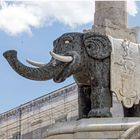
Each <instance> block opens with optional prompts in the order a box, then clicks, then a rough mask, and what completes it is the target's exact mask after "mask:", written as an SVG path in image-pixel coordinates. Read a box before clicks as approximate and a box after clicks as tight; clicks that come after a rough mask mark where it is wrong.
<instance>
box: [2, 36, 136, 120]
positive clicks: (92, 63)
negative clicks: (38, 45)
mask: <svg viewBox="0 0 140 140" xmlns="http://www.w3.org/2000/svg"><path fill="white" fill-rule="evenodd" d="M53 45H54V49H53V52H50V54H51V55H52V59H51V60H50V62H49V63H48V64H39V63H36V62H33V61H30V60H28V62H29V63H30V64H32V65H34V66H36V68H33V67H28V66H25V65H24V64H22V63H21V62H20V61H19V60H18V59H17V52H16V51H15V50H10V51H7V52H5V53H4V54H3V55H4V57H5V58H6V59H7V61H8V62H9V64H10V65H11V67H12V68H13V69H14V70H15V71H16V72H17V73H18V74H20V75H21V76H23V77H26V78H28V79H31V80H49V79H53V80H54V82H58V83H59V82H63V81H64V80H65V79H66V78H67V77H69V76H71V75H73V77H74V79H75V81H76V83H77V85H78V104H79V118H87V117H111V112H110V108H111V107H112V94H111V91H110V54H111V42H110V41H109V39H108V37H107V36H104V35H100V34H97V33H66V34H63V35H62V36H61V37H59V38H58V39H56V40H55V41H54V42H53ZM132 110H133V111H130V112H134V109H132ZM127 111H128V112H127ZM124 112H125V116H129V114H130V112H129V110H128V109H125V111H124ZM137 114H138V113H137ZM135 116H136V115H135Z"/></svg>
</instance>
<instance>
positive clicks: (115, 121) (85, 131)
mask: <svg viewBox="0 0 140 140" xmlns="http://www.w3.org/2000/svg"><path fill="white" fill-rule="evenodd" d="M139 122H140V118H89V119H82V120H77V121H71V122H64V123H57V124H54V125H53V126H51V127H49V128H48V130H47V133H46V137H45V138H49V139H104V138H111V139H114V138H125V137H127V136H128V135H129V134H130V128H133V127H134V126H136V125H138V124H139ZM137 129H138V126H137ZM128 130H129V131H128ZM126 131H128V132H127V133H126ZM133 131H134V129H133ZM134 133H135V132H134ZM136 133H137V132H136ZM134 135H135V138H137V137H139V136H140V135H139V134H134ZM134 135H133V137H134ZM136 135H137V136H136ZM127 138H128V137H127Z"/></svg>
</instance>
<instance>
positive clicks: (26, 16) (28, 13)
mask: <svg viewBox="0 0 140 140" xmlns="http://www.w3.org/2000/svg"><path fill="white" fill-rule="evenodd" d="M0 2H1V3H0V30H2V31H5V32H7V33H10V34H11V35H17V34H19V33H22V32H27V33H31V28H32V27H34V28H39V27H42V26H46V25H50V24H52V23H53V22H61V23H63V24H65V25H67V26H70V27H72V28H73V27H77V26H79V25H83V24H87V23H91V22H93V16H94V10H95V6H94V0H26V1H23V0H21V1H18V0H16V1H14V0H13V1H8V2H7V1H4V0H0ZM128 12H129V14H130V15H133V16H134V15H135V14H136V13H137V7H136V4H135V2H134V1H130V0H129V2H128Z"/></svg>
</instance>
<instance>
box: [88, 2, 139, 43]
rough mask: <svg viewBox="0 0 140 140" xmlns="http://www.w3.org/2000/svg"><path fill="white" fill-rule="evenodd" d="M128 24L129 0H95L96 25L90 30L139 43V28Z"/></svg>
mask: <svg viewBox="0 0 140 140" xmlns="http://www.w3.org/2000/svg"><path fill="white" fill-rule="evenodd" d="M127 26H128V25H127V1H95V14H94V25H93V27H92V29H91V30H88V31H94V32H98V33H101V34H105V35H111V36H112V37H115V38H121V39H128V40H130V41H132V42H136V43H137V42H138V29H137V28H129V27H127Z"/></svg>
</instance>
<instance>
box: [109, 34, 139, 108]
mask: <svg viewBox="0 0 140 140" xmlns="http://www.w3.org/2000/svg"><path fill="white" fill-rule="evenodd" d="M110 41H111V44H112V53H111V91H113V92H115V93H116V95H117V97H118V99H119V100H120V101H121V102H122V103H123V105H124V106H125V107H127V108H131V107H132V106H133V105H137V104H139V100H140V84H139V81H140V63H139V62H140V45H139V44H135V43H132V42H130V41H127V40H122V39H114V38H112V37H110Z"/></svg>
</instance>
